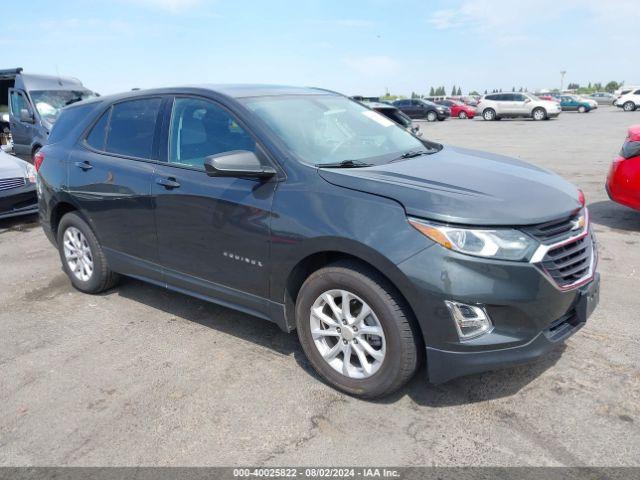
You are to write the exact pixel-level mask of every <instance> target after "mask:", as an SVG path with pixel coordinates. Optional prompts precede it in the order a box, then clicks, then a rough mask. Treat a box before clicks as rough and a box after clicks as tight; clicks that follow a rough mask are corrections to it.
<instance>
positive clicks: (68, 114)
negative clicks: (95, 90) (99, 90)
mask: <svg viewBox="0 0 640 480" xmlns="http://www.w3.org/2000/svg"><path fill="white" fill-rule="evenodd" d="M93 107H94V105H82V106H80V107H72V108H65V109H63V110H62V112H61V113H60V116H59V117H58V120H56V123H54V124H53V129H52V130H51V133H50V134H49V138H48V140H47V144H52V143H57V142H60V141H62V140H64V139H65V138H66V137H67V135H68V134H69V133H71V131H72V130H73V129H74V128H75V127H76V126H78V125H79V124H80V123H82V122H83V121H84V119H85V118H86V117H87V115H88V114H89V112H90V111H91V109H92V108H93Z"/></svg>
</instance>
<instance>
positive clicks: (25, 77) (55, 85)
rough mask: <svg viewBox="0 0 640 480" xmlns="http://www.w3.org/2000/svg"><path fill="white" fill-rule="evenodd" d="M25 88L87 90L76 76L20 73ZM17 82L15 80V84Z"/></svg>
mask: <svg viewBox="0 0 640 480" xmlns="http://www.w3.org/2000/svg"><path fill="white" fill-rule="evenodd" d="M17 78H19V79H20V80H21V81H22V85H23V87H24V88H25V90H83V91H85V90H86V91H89V90H88V89H87V88H86V87H84V86H83V85H82V82H80V80H78V79H77V78H72V77H58V76H53V75H36V74H32V73H21V74H20V76H19V77H17ZM17 84H18V82H16V85H17Z"/></svg>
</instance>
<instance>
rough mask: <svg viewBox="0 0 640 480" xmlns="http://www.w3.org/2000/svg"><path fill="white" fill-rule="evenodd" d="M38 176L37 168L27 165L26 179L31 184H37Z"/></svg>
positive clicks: (25, 170)
mask: <svg viewBox="0 0 640 480" xmlns="http://www.w3.org/2000/svg"><path fill="white" fill-rule="evenodd" d="M37 175H38V173H37V172H36V169H35V167H34V166H33V165H31V164H30V163H27V166H26V167H25V169H24V178H25V179H26V180H27V181H28V182H29V183H36V177H37Z"/></svg>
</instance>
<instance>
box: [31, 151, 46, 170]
mask: <svg viewBox="0 0 640 480" xmlns="http://www.w3.org/2000/svg"><path fill="white" fill-rule="evenodd" d="M42 162H44V153H42V152H38V153H36V154H35V155H34V156H33V166H34V167H36V172H37V171H39V170H40V167H41V166H42Z"/></svg>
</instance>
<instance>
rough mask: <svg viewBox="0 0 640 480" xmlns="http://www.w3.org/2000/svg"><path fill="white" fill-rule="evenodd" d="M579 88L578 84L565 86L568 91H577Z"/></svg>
mask: <svg viewBox="0 0 640 480" xmlns="http://www.w3.org/2000/svg"><path fill="white" fill-rule="evenodd" d="M579 88H580V84H579V83H570V84H569V85H567V89H569V90H578V89H579Z"/></svg>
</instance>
